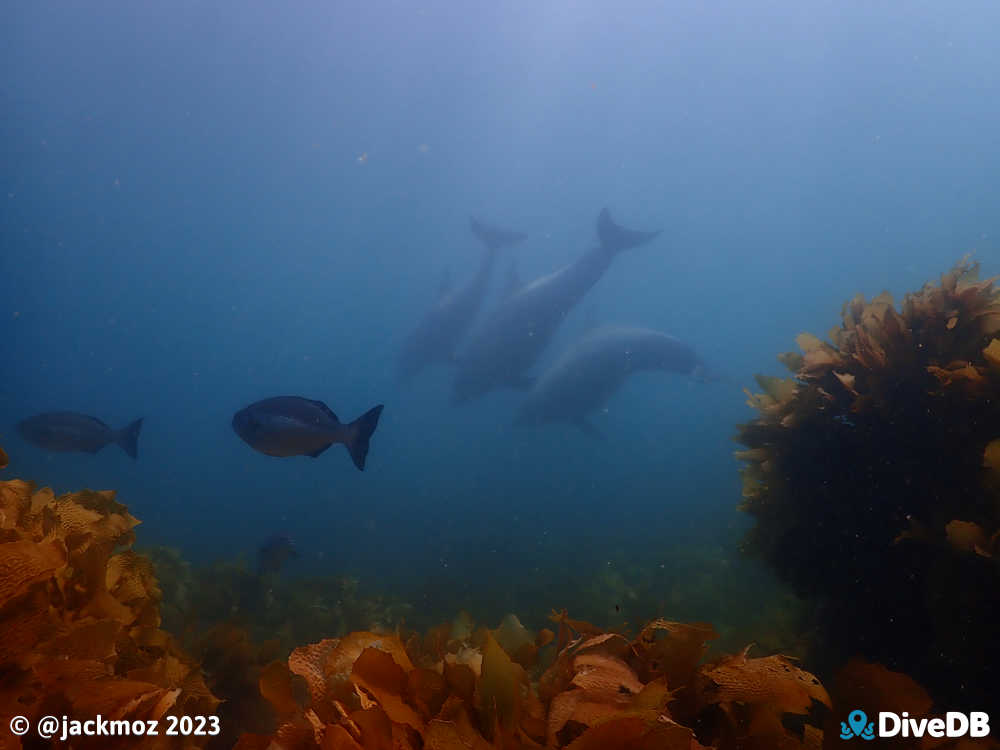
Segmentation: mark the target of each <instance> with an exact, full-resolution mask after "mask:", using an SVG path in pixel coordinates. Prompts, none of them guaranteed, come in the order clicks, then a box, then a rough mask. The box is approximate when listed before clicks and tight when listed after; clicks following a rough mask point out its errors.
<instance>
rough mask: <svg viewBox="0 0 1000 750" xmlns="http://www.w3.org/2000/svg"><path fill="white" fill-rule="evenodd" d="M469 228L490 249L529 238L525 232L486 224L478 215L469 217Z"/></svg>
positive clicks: (497, 248) (514, 243)
mask: <svg viewBox="0 0 1000 750" xmlns="http://www.w3.org/2000/svg"><path fill="white" fill-rule="evenodd" d="M469 228H470V229H471V230H472V233H473V234H474V235H476V239H477V240H479V241H480V242H482V243H483V244H484V245H486V247H487V248H489V249H490V250H499V249H500V248H502V247H508V246H510V245H516V244H517V243H518V242H523V241H524V240H526V239H527V238H528V235H526V234H524V233H523V232H513V231H511V230H509V229H500V228H499V227H494V226H490V225H489V224H484V223H483V222H481V221H480V220H479V219H477V218H476V217H474V216H472V217H469Z"/></svg>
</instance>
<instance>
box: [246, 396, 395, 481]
mask: <svg viewBox="0 0 1000 750" xmlns="http://www.w3.org/2000/svg"><path fill="white" fill-rule="evenodd" d="M382 408H383V404H379V405H378V406H375V407H373V408H371V409H369V410H368V411H366V412H365V413H364V414H362V415H361V416H360V417H358V418H357V419H355V420H354V421H353V422H349V423H347V424H344V423H343V422H341V421H340V420H339V419H337V415H336V414H334V413H333V412H332V411H331V410H330V407H329V406H327V405H326V404H324V403H323V402H322V401H313V400H311V399H308V398H303V397H301V396H276V397H274V398H266V399H264V400H263V401H257V402H256V403H253V404H250V405H249V406H247V407H245V408H243V409H240V410H239V411H238V412H236V413H235V414H234V415H233V430H234V431H235V432H236V434H237V435H239V436H240V437H241V438H242V439H243V441H244V442H246V444H247V445H249V446H250V447H251V448H253V449H254V450H255V451H257V452H259V453H263V454H264V455H267V456H275V457H278V458H286V457H288V456H311V457H312V458H316V457H317V456H319V455H320V454H321V453H323V452H324V451H325V450H326V449H327V448H329V447H330V446H331V445H333V444H334V443H343V444H344V446H345V447H346V448H347V451H348V453H350V454H351V460H352V461H354V465H355V466H357V467H358V469H359V470H360V471H364V470H365V460H366V458H367V457H368V444H369V441H370V440H371V437H372V433H374V432H375V428H376V427H377V426H378V419H379V416H380V415H381V414H382Z"/></svg>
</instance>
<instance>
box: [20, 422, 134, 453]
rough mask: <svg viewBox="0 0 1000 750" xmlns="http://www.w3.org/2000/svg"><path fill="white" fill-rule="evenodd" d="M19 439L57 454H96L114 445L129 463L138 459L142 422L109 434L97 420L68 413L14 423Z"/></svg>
mask: <svg viewBox="0 0 1000 750" xmlns="http://www.w3.org/2000/svg"><path fill="white" fill-rule="evenodd" d="M17 430H18V432H20V433H21V436H22V437H23V438H24V439H25V440H27V441H28V442H30V443H34V444H35V445H37V446H38V447H40V448H44V449H45V450H47V451H53V452H57V453H97V452H98V451H99V450H101V448H103V447H104V446H106V445H108V444H109V443H115V444H117V445H118V447H120V448H121V449H122V450H123V451H125V453H127V454H128V455H129V456H130V457H131V458H132V459H136V458H138V457H139V433H140V431H141V430H142V418H139V419H137V420H135V421H134V422H131V423H129V424H128V425H127V426H125V427H123V428H122V429H120V430H113V429H111V428H110V427H108V425H106V424H105V423H104V422H102V421H101V420H99V419H98V418H97V417H91V416H88V415H86V414H78V413H76V412H72V411H53V412H48V413H45V414H36V415H35V416H33V417H28V418H27V419H23V420H21V421H20V422H18V423H17Z"/></svg>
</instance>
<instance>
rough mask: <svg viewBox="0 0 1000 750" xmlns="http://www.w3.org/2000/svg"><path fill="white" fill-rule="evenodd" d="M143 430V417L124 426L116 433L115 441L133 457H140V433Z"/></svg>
mask: <svg viewBox="0 0 1000 750" xmlns="http://www.w3.org/2000/svg"><path fill="white" fill-rule="evenodd" d="M141 431H142V417H139V419H137V420H135V421H134V422H132V423H131V424H130V425H128V426H127V427H123V428H122V429H120V430H118V432H117V433H116V434H115V442H116V443H118V445H119V447H121V449H122V450H123V451H125V452H126V453H128V454H129V456H131V457H132V458H133V459H136V458H138V457H139V433H140V432H141Z"/></svg>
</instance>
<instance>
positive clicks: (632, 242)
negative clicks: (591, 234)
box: [597, 208, 661, 253]
mask: <svg viewBox="0 0 1000 750" xmlns="http://www.w3.org/2000/svg"><path fill="white" fill-rule="evenodd" d="M660 231H661V230H659V229H657V230H656V231H655V232H640V231H639V230H637V229H626V228H625V227H623V226H621V225H619V224H616V223H615V221H614V219H612V218H611V212H610V211H608V209H606V208H605V209H603V210H602V211H601V215H600V216H598V217H597V236H598V238H600V240H601V247H603V248H604V249H605V250H610V251H611V252H613V253H619V252H621V251H622V250H629V249H631V248H633V247H639V245H645V244H646V243H647V242H649V241H650V240H652V239H654V238H655V237H657V236H659V234H660Z"/></svg>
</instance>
